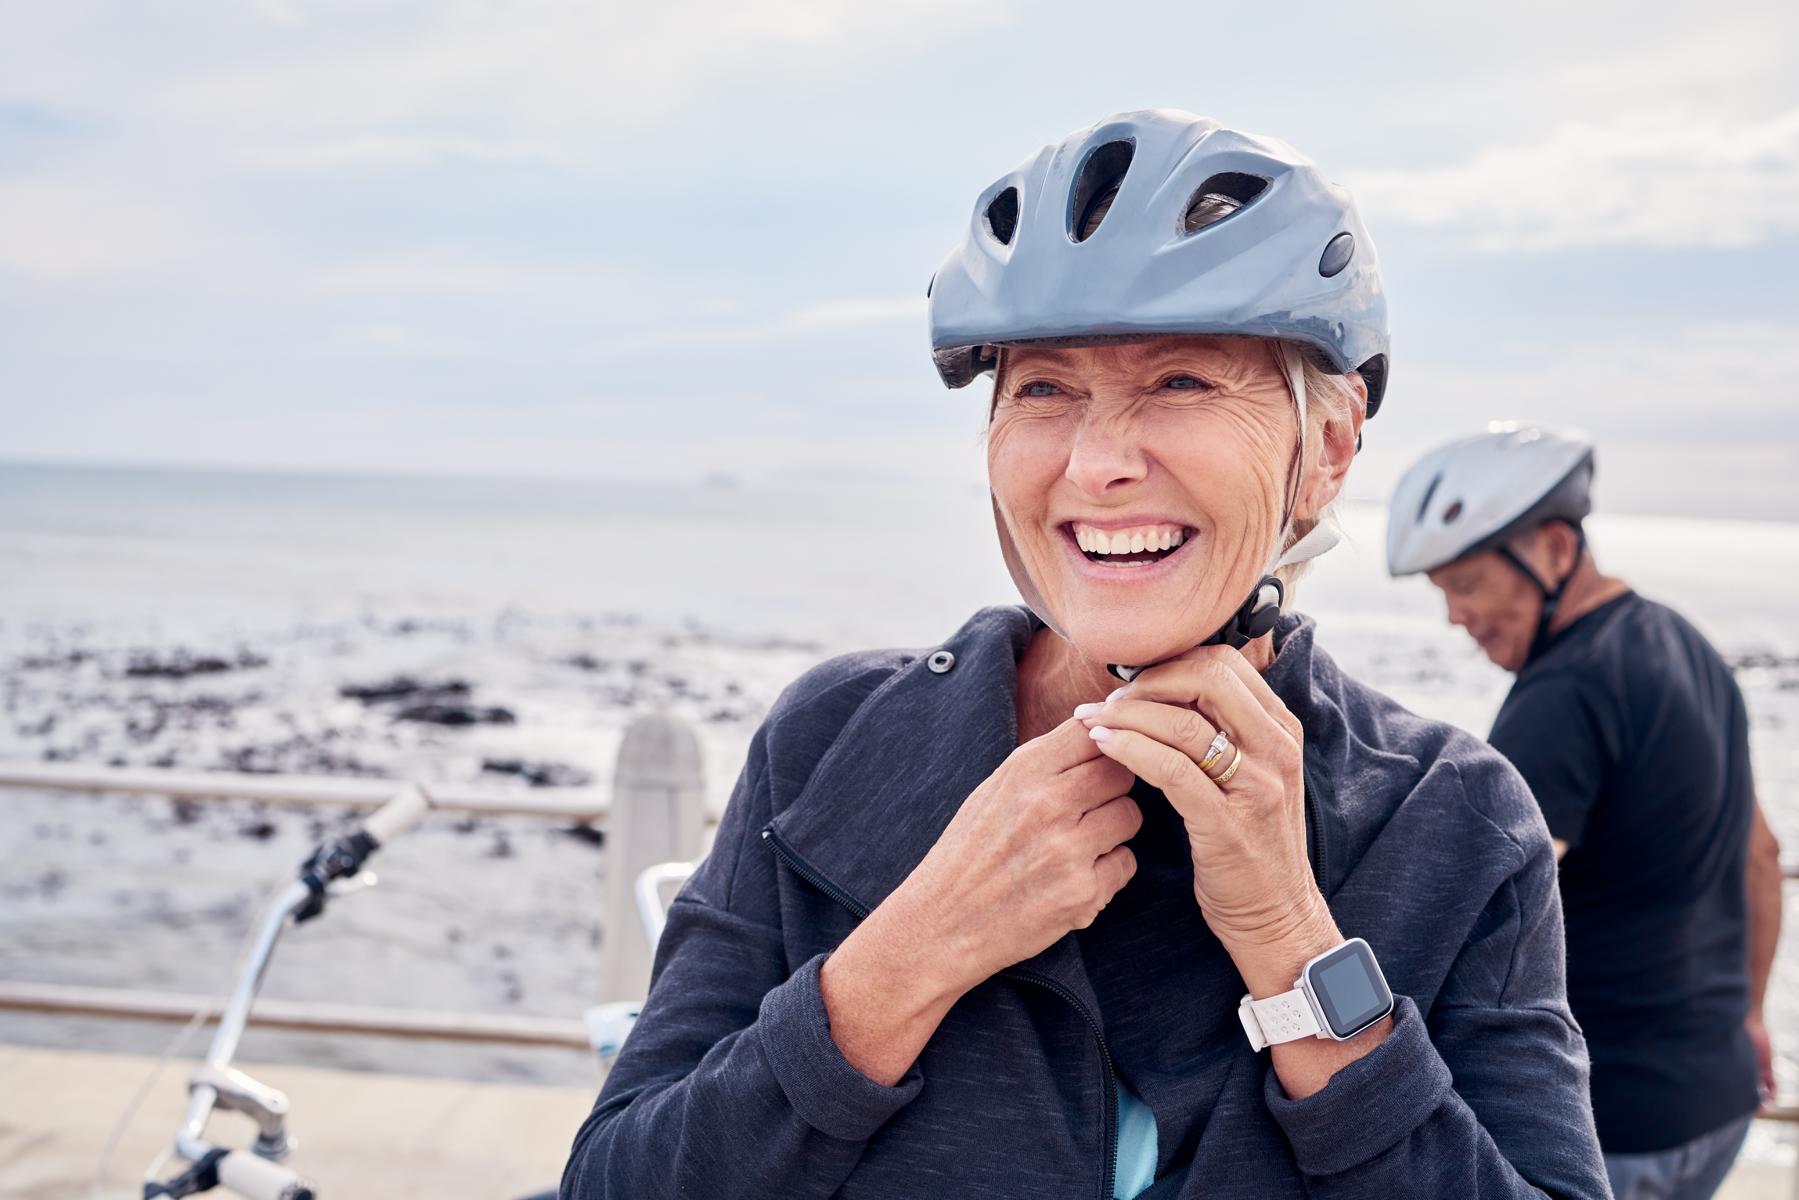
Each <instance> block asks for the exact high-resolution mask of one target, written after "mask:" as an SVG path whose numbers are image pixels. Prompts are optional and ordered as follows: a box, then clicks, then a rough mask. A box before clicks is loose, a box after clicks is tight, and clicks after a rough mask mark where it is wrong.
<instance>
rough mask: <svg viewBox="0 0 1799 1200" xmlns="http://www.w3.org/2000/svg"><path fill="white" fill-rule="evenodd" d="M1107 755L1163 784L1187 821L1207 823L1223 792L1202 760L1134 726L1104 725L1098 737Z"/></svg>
mask: <svg viewBox="0 0 1799 1200" xmlns="http://www.w3.org/2000/svg"><path fill="white" fill-rule="evenodd" d="M1095 740H1096V741H1099V742H1100V744H1101V748H1102V750H1103V752H1104V753H1105V755H1106V757H1107V758H1110V759H1113V760H1114V761H1116V762H1119V763H1122V764H1123V765H1124V766H1126V767H1128V768H1130V770H1131V772H1132V773H1133V774H1135V775H1136V776H1137V777H1138V778H1139V779H1141V780H1143V781H1144V782H1145V783H1148V784H1150V785H1152V786H1154V787H1157V788H1160V789H1161V791H1162V794H1163V795H1165V796H1167V797H1168V803H1170V804H1172V805H1173V806H1174V810H1175V811H1176V812H1178V813H1179V814H1180V815H1181V817H1182V819H1183V820H1185V821H1186V822H1187V823H1188V824H1190V825H1191V824H1204V823H1205V822H1206V820H1207V816H1208V813H1207V810H1208V809H1210V808H1212V807H1213V806H1215V805H1216V804H1218V802H1219V801H1220V799H1221V798H1222V793H1221V792H1220V791H1219V790H1218V785H1217V784H1215V783H1213V782H1212V781H1211V780H1210V779H1208V778H1207V777H1206V774H1205V772H1203V771H1201V770H1200V769H1199V764H1198V763H1197V762H1195V761H1194V760H1193V759H1192V758H1190V757H1188V756H1187V755H1186V754H1185V753H1183V752H1182V751H1180V750H1176V749H1175V748H1174V747H1172V746H1169V745H1166V744H1164V743H1163V742H1160V741H1157V740H1156V739H1155V738H1153V737H1150V736H1148V735H1147V734H1142V733H1138V732H1137V731H1136V730H1135V729H1116V728H1113V727H1111V726H1106V727H1105V737H1104V738H1103V739H1095Z"/></svg>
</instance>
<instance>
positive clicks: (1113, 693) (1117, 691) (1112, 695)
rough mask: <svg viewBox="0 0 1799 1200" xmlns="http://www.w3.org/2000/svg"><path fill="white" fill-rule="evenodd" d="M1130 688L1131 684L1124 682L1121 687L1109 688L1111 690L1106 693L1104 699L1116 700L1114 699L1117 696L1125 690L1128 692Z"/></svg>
mask: <svg viewBox="0 0 1799 1200" xmlns="http://www.w3.org/2000/svg"><path fill="white" fill-rule="evenodd" d="M1130 690H1131V685H1130V684H1128V683H1127V684H1125V685H1124V686H1123V687H1117V688H1113V689H1112V690H1111V692H1110V693H1108V694H1107V696H1106V699H1107V700H1116V699H1118V697H1120V696H1122V695H1124V694H1125V693H1126V692H1128V691H1130Z"/></svg>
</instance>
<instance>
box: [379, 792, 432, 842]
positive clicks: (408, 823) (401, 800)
mask: <svg viewBox="0 0 1799 1200" xmlns="http://www.w3.org/2000/svg"><path fill="white" fill-rule="evenodd" d="M430 810H431V797H429V796H427V795H425V789H423V788H421V787H419V785H418V784H416V783H409V784H407V785H406V786H405V787H403V788H401V789H400V791H399V794H398V795H396V796H395V797H394V798H393V799H392V800H389V801H388V802H387V803H386V804H383V805H382V806H381V807H380V808H378V809H376V810H375V811H374V812H372V813H370V814H369V818H368V820H366V821H364V822H363V823H362V831H363V832H364V833H366V834H368V835H369V836H370V837H371V838H374V839H375V844H376V845H377V846H385V845H387V843H388V842H390V841H392V840H393V839H394V838H397V837H399V836H400V835H401V834H402V833H405V832H406V831H407V830H408V829H411V828H412V827H413V826H414V825H416V824H418V821H419V818H420V817H422V816H424V815H425V814H426V813H427V812H429V811H430Z"/></svg>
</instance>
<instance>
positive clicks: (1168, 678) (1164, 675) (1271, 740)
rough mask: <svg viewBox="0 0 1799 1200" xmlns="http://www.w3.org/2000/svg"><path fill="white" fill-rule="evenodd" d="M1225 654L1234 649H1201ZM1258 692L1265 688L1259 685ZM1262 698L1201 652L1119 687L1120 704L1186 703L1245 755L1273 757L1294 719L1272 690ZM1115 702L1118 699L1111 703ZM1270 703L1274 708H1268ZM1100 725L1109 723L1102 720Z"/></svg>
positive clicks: (1289, 737)
mask: <svg viewBox="0 0 1799 1200" xmlns="http://www.w3.org/2000/svg"><path fill="white" fill-rule="evenodd" d="M1202 649H1204V650H1220V649H1222V650H1223V651H1224V653H1225V654H1235V655H1237V657H1238V658H1242V657H1243V656H1242V655H1241V654H1238V653H1237V651H1235V650H1231V649H1229V648H1228V647H1213V646H1207V647H1202ZM1243 665H1244V666H1245V667H1248V669H1249V671H1250V672H1251V673H1252V674H1253V673H1254V671H1255V668H1254V667H1252V666H1250V665H1249V663H1248V662H1247V660H1246V661H1245V662H1244V664H1243ZM1262 686H1263V688H1264V689H1266V688H1267V684H1266V682H1265V681H1264V682H1263V684H1262ZM1266 695H1267V700H1266V702H1264V700H1263V699H1261V698H1258V696H1257V695H1256V693H1255V692H1252V691H1251V690H1250V687H1249V685H1248V684H1247V683H1246V682H1245V681H1244V680H1243V679H1242V678H1240V677H1239V676H1238V674H1237V672H1236V671H1235V670H1234V669H1233V668H1232V667H1231V666H1230V665H1229V663H1228V662H1227V661H1225V660H1224V658H1223V655H1220V654H1206V655H1203V656H1196V657H1193V658H1184V659H1179V660H1177V661H1175V662H1168V663H1163V664H1161V665H1160V666H1155V667H1151V668H1149V669H1148V670H1146V671H1144V672H1143V674H1141V675H1139V676H1137V678H1136V679H1134V680H1132V681H1131V682H1130V683H1129V684H1128V685H1126V686H1125V688H1124V689H1123V695H1122V696H1119V698H1118V699H1119V700H1154V701H1160V702H1163V703H1167V704H1174V705H1190V706H1192V707H1194V708H1196V709H1198V710H1199V711H1200V712H1201V713H1203V714H1204V715H1205V716H1206V717H1207V718H1208V719H1209V720H1210V721H1211V722H1212V723H1213V725H1215V726H1223V727H1224V729H1226V730H1227V731H1229V733H1230V736H1231V741H1233V742H1235V743H1237V744H1238V745H1239V746H1242V747H1243V748H1244V750H1245V751H1247V752H1260V753H1272V752H1274V751H1277V750H1279V749H1282V748H1284V745H1285V744H1291V743H1292V742H1293V741H1294V733H1293V732H1292V731H1290V730H1289V728H1288V724H1287V723H1288V722H1289V721H1292V722H1293V724H1294V725H1295V726H1297V724H1298V723H1297V721H1293V716H1292V714H1291V713H1289V712H1288V711H1287V707H1286V705H1284V704H1282V703H1281V701H1280V698H1279V697H1278V696H1276V695H1275V694H1274V693H1273V692H1272V691H1267V693H1266ZM1112 703H1113V704H1117V703H1118V700H1114V701H1112ZM1270 704H1272V705H1273V709H1272V710H1271V709H1270V708H1269V705H1270ZM1100 723H1101V724H1108V722H1107V721H1106V719H1105V718H1104V717H1103V716H1102V717H1101V718H1100Z"/></svg>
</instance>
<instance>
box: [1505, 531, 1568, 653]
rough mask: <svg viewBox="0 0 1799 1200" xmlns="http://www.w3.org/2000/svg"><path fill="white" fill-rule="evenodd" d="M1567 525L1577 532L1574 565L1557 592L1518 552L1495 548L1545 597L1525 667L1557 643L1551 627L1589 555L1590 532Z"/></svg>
mask: <svg viewBox="0 0 1799 1200" xmlns="http://www.w3.org/2000/svg"><path fill="white" fill-rule="evenodd" d="M1565 524H1567V525H1569V526H1571V527H1573V529H1574V565H1573V566H1571V567H1569V568H1568V572H1567V574H1565V575H1563V576H1562V577H1561V579H1560V581H1559V582H1557V583H1556V585H1555V586H1554V587H1553V588H1551V587H1550V586H1549V585H1548V584H1546V583H1544V582H1543V580H1542V578H1541V577H1540V576H1538V574H1537V573H1536V572H1535V571H1533V570H1531V568H1530V564H1529V563H1527V562H1525V561H1524V559H1523V557H1522V556H1520V555H1519V553H1518V552H1517V551H1516V550H1513V549H1512V548H1511V547H1510V546H1508V545H1506V544H1505V543H1503V542H1501V543H1500V544H1499V545H1497V546H1495V547H1493V549H1494V550H1495V551H1496V552H1497V553H1498V554H1499V557H1501V558H1503V559H1505V561H1507V562H1509V563H1511V564H1512V566H1514V567H1516V568H1517V569H1518V571H1519V572H1520V573H1522V574H1523V576H1524V577H1525V578H1526V579H1528V580H1530V581H1531V582H1532V583H1534V584H1536V585H1537V591H1539V592H1541V593H1542V596H1543V602H1542V605H1541V606H1540V607H1539V608H1538V610H1537V627H1536V630H1535V631H1534V632H1533V633H1532V634H1531V638H1530V649H1529V650H1527V651H1525V654H1524V665H1525V666H1529V665H1530V664H1531V663H1532V662H1534V661H1536V659H1537V656H1538V655H1540V654H1542V653H1543V651H1545V650H1547V649H1548V648H1549V643H1550V642H1551V641H1552V640H1553V635H1552V634H1551V633H1550V626H1552V625H1554V624H1555V615H1556V613H1557V612H1559V611H1560V610H1561V607H1562V596H1563V594H1564V593H1566V592H1567V590H1568V585H1569V584H1570V583H1572V582H1574V576H1575V575H1576V574H1578V573H1579V572H1580V560H1581V556H1582V555H1584V554H1585V553H1586V549H1587V531H1586V529H1585V528H1584V527H1583V526H1582V525H1581V524H1580V522H1578V521H1568V522H1565Z"/></svg>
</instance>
